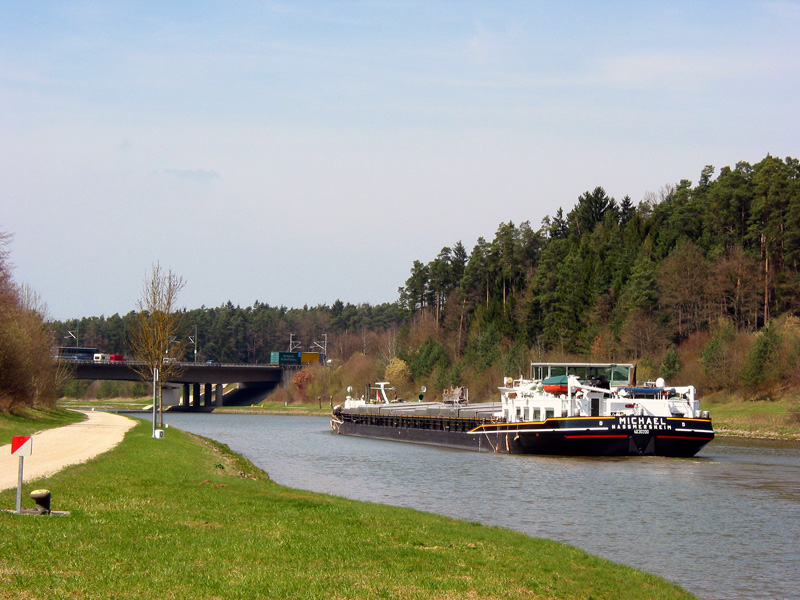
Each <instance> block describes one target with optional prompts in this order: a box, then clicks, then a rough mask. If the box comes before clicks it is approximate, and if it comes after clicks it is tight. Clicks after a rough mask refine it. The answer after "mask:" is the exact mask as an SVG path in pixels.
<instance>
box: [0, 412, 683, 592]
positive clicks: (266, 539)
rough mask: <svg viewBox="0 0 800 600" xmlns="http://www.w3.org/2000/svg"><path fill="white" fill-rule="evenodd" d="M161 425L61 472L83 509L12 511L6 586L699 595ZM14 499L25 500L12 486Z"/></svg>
mask: <svg viewBox="0 0 800 600" xmlns="http://www.w3.org/2000/svg"><path fill="white" fill-rule="evenodd" d="M209 417H210V418H215V417H213V416H209ZM295 421H305V419H302V420H298V419H295ZM150 436H151V431H150V427H149V425H148V424H147V423H142V424H140V425H138V426H137V427H135V428H134V429H133V430H131V432H129V433H128V435H127V436H126V438H125V440H124V441H123V442H122V443H121V444H120V445H119V446H117V447H116V448H114V449H113V450H111V451H110V452H107V453H106V454H103V455H102V456H100V457H98V458H96V459H94V460H92V461H90V462H88V463H86V464H83V465H79V466H76V467H72V468H69V469H66V470H64V471H62V472H60V473H57V474H55V475H53V476H50V477H48V478H47V480H46V485H47V487H48V488H50V489H52V490H53V499H54V506H53V508H54V509H59V510H68V511H70V512H71V515H70V516H69V517H64V518H48V517H28V516H19V515H11V514H7V513H3V514H1V515H0V526H2V528H3V531H4V534H5V535H3V536H2V537H1V538H0V579H1V580H2V584H3V585H2V589H3V592H2V593H3V595H4V596H7V597H9V598H10V597H38V598H59V597H72V596H81V597H84V598H108V597H112V596H114V597H119V598H139V599H145V600H149V599H155V598H159V599H160V598H164V597H191V598H248V597H263V598H288V597H292V598H365V599H366V598H370V599H371V598H375V597H385V598H400V599H406V598H407V599H412V598H441V599H444V598H453V597H472V598H486V599H489V598H530V597H551V598H586V597H590V596H593V597H597V598H641V597H642V596H643V595H644V596H646V597H649V598H664V599H666V598H691V597H692V596H691V595H690V594H689V593H687V592H685V591H683V590H681V589H679V588H678V587H676V586H674V585H672V584H669V583H667V582H665V581H664V580H662V579H660V578H658V577H655V576H653V575H650V574H647V573H644V572H641V571H636V570H634V569H631V568H629V567H625V566H622V565H618V564H614V563H611V562H608V561H605V560H602V559H599V558H597V557H595V556H592V555H590V554H588V553H586V552H584V551H582V550H579V549H577V548H574V547H570V546H566V545H562V544H558V543H556V542H551V541H547V540H541V539H533V538H530V537H529V536H526V535H523V534H520V533H516V532H513V531H510V530H506V529H497V528H492V527H486V526H484V525H480V524H478V523H468V522H463V521H455V520H451V519H448V518H445V517H441V516H437V515H433V514H429V513H421V512H418V511H414V510H408V509H400V508H396V507H390V506H382V505H378V504H371V503H366V504H365V503H361V502H356V501H352V500H347V499H343V498H338V497H333V496H330V495H325V494H317V493H312V492H307V491H302V490H296V489H291V488H288V487H284V486H282V485H278V484H277V483H275V482H273V481H270V480H269V479H268V478H267V477H266V474H265V473H263V471H261V470H260V469H258V468H257V467H255V466H253V465H252V464H251V463H249V462H248V461H246V460H243V459H242V458H241V457H239V456H237V455H235V454H232V453H230V452H227V451H225V449H223V448H220V447H218V446H216V445H214V444H210V443H208V442H204V441H202V440H199V439H197V438H194V437H192V436H190V435H188V434H185V433H183V432H181V431H178V430H175V429H172V428H171V429H170V430H169V431H168V432H167V436H166V438H165V439H163V440H154V439H152V437H150ZM42 483H43V482H41V481H37V482H33V483H32V484H33V485H37V486H41V485H42ZM0 503H2V504H5V505H13V491H12V490H6V491H4V492H2V493H0ZM44 540H46V542H45V541H44ZM32 556H35V559H34V560H32V559H31V558H32ZM155 557H157V565H158V566H157V568H153V565H154V562H153V561H154V559H155ZM42 565H47V568H42Z"/></svg>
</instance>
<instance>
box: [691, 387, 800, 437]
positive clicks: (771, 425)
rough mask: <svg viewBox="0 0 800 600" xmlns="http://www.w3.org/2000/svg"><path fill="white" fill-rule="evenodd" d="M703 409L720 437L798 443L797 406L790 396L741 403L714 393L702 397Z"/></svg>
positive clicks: (799, 410) (799, 414)
mask: <svg viewBox="0 0 800 600" xmlns="http://www.w3.org/2000/svg"><path fill="white" fill-rule="evenodd" d="M700 404H701V407H702V409H703V410H707V411H709V412H710V413H711V419H712V421H713V422H714V429H715V430H716V431H717V433H719V434H721V435H746V436H750V437H765V438H778V439H789V440H800V404H798V400H797V398H795V397H794V396H792V395H785V396H782V397H780V398H778V399H776V400H744V399H742V398H741V397H738V396H735V395H730V394H724V393H722V392H718V393H715V394H711V395H708V396H704V397H703V398H702V399H701V401H700Z"/></svg>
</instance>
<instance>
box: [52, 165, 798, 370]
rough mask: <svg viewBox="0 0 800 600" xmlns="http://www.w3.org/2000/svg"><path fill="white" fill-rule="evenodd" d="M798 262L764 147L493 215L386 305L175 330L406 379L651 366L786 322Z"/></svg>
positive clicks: (788, 170) (783, 183) (86, 333)
mask: <svg viewBox="0 0 800 600" xmlns="http://www.w3.org/2000/svg"><path fill="white" fill-rule="evenodd" d="M799 269H800V162H799V161H798V160H797V159H794V158H786V159H779V158H776V157H773V156H769V155H768V156H766V157H765V158H764V159H763V160H761V161H760V162H758V163H756V164H749V163H747V162H739V163H737V164H736V165H735V166H733V167H723V168H722V169H720V170H719V172H718V173H717V172H716V170H715V168H714V167H712V166H707V167H705V168H704V169H703V170H702V171H701V173H700V176H699V181H698V182H697V184H696V185H693V184H692V182H691V181H689V180H687V179H683V180H681V181H680V182H678V183H677V184H675V185H669V186H665V187H663V188H662V189H661V190H660V191H659V192H658V193H656V194H649V195H648V196H647V197H645V198H644V199H643V200H641V201H640V202H639V203H638V205H635V204H634V203H633V202H632V201H631V199H630V198H629V197H627V196H626V197H625V198H622V199H621V200H617V199H615V198H611V197H609V196H608V195H607V194H606V192H605V191H604V189H603V188H602V187H597V188H595V189H594V190H591V191H587V192H585V193H584V194H582V195H581V196H580V197H579V198H578V200H577V203H576V204H575V206H574V207H573V208H572V209H571V210H570V211H568V212H566V213H565V212H564V211H563V210H562V209H559V210H558V211H557V212H556V214H555V215H553V216H548V217H546V218H545V219H544V220H543V221H542V223H541V225H540V227H539V228H538V229H534V228H532V227H531V225H530V223H529V222H528V221H525V222H523V223H520V224H514V223H512V222H508V223H501V224H500V225H499V227H498V228H497V231H496V232H495V234H494V238H493V239H491V240H486V239H484V238H479V239H478V241H477V243H476V245H475V246H474V248H472V250H471V251H470V252H468V251H467V250H466V248H464V246H463V245H462V243H461V242H460V241H459V242H455V243H454V244H453V245H452V246H447V247H443V248H442V250H441V252H440V253H439V255H438V256H436V257H435V258H434V259H433V260H430V261H428V262H423V261H422V260H415V261H414V262H413V264H412V265H411V267H410V275H409V277H408V279H407V280H406V281H405V284H404V285H402V286H401V287H400V288H399V296H398V300H397V302H394V303H386V304H380V305H375V306H371V305H369V304H361V305H353V304H349V303H348V304H343V303H342V302H341V301H336V302H334V303H333V305H332V306H327V305H320V306H315V307H303V308H302V309H297V308H292V309H287V308H285V307H272V306H269V305H267V304H262V303H259V302H256V303H255V304H254V305H253V306H250V307H247V308H240V307H238V306H233V305H232V304H231V303H230V302H229V303H228V304H226V305H224V306H220V307H218V308H206V307H202V308H199V309H195V310H190V311H187V312H186V313H185V318H184V320H183V327H184V329H185V334H186V335H187V336H194V335H195V331H196V338H195V337H193V339H195V340H196V341H197V347H196V349H197V351H198V354H199V356H200V358H201V359H206V358H211V359H215V360H219V361H223V362H245V363H247V362H263V361H265V360H267V359H268V356H269V353H270V352H271V351H274V350H288V349H289V337H290V334H293V336H292V337H293V339H294V340H297V341H299V342H300V343H301V344H302V348H301V349H302V350H306V351H311V350H318V349H319V347H320V345H319V343H320V342H324V341H325V336H324V334H327V350H328V354H329V356H333V357H338V358H341V359H343V360H344V359H346V358H347V357H348V356H350V355H351V354H352V353H354V352H364V353H365V354H367V355H370V356H375V357H379V358H380V360H382V361H383V363H384V365H385V364H388V362H389V361H390V360H391V358H394V357H397V356H399V357H401V358H404V359H405V360H406V362H407V363H408V364H409V365H410V366H411V367H412V369H411V371H412V376H415V377H426V376H427V377H430V376H431V374H432V373H435V374H436V379H437V383H441V384H446V383H447V382H449V381H453V382H454V383H458V382H460V381H461V380H463V379H464V377H465V374H469V373H473V372H477V371H478V370H479V369H486V368H489V367H496V368H497V369H499V370H504V371H505V372H508V373H513V372H515V371H519V372H522V371H521V369H522V368H523V366H524V365H525V364H526V363H527V362H529V359H530V358H531V357H536V356H545V355H565V356H566V355H570V356H580V357H585V358H586V359H593V360H618V361H622V360H641V359H648V360H650V361H651V363H652V364H660V362H661V361H663V359H664V357H665V356H666V355H667V353H668V352H669V351H670V350H671V349H675V348H677V347H679V346H680V345H681V344H682V343H683V342H685V341H687V340H689V339H690V338H691V337H692V336H693V335H694V334H696V333H698V332H701V333H706V334H708V333H709V332H711V331H714V330H715V329H714V328H715V327H717V328H718V327H721V325H719V323H725V324H726V325H725V327H728V328H729V329H730V330H731V331H733V332H735V333H736V332H749V333H752V332H756V331H759V330H761V329H762V328H764V327H765V326H767V325H769V324H770V323H771V322H772V321H773V320H774V319H776V318H777V317H784V318H786V317H787V316H796V315H797V314H798V312H800V271H799ZM132 315H133V314H132V313H131V314H129V315H125V316H122V317H121V316H119V315H113V316H111V317H108V318H104V317H93V318H84V319H81V320H80V321H77V320H72V321H67V322H56V323H53V327H54V329H55V332H56V335H57V336H60V338H59V339H63V336H65V335H67V330H70V331H75V330H79V334H80V343H81V345H87V346H96V347H98V348H100V349H101V350H103V351H109V352H112V351H119V349H120V348H125V347H126V330H127V327H128V325H129V323H130V321H131V319H132ZM315 342H316V343H318V344H315ZM193 351H194V347H193V346H192V345H191V344H190V345H188V347H187V352H188V353H189V355H188V356H187V358H188V359H191V358H192V356H193ZM415 365H416V367H415Z"/></svg>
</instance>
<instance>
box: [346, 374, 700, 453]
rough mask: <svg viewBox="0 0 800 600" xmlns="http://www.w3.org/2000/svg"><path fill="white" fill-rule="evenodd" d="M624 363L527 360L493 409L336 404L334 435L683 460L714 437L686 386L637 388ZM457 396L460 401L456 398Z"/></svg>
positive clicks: (384, 392) (379, 391)
mask: <svg viewBox="0 0 800 600" xmlns="http://www.w3.org/2000/svg"><path fill="white" fill-rule="evenodd" d="M635 374H636V367H635V365H632V364H600V363H580V364H578V363H532V364H531V376H530V377H529V378H527V379H523V378H520V379H516V380H512V379H511V378H506V379H505V380H504V382H503V383H504V385H503V386H501V387H500V388H499V391H500V399H499V401H497V402H486V403H479V404H471V403H469V402H468V401H462V400H459V399H456V400H451V401H449V402H424V401H422V397H423V396H422V395H421V396H420V400H419V401H403V400H391V399H389V394H388V390H389V389H390V388H389V387H388V386H389V384H388V383H387V382H380V383H378V384H376V386H375V388H373V389H374V390H375V391H376V397H375V399H374V400H373V399H371V398H370V396H371V394H368V395H365V396H364V397H362V398H354V397H352V395H351V394H352V390H350V391H349V395H348V397H347V399H346V400H345V403H344V405H339V406H336V407H335V408H334V409H333V414H332V416H331V429H332V431H333V432H334V433H337V434H341V435H353V436H361V437H370V438H382V439H388V440H396V441H403V442H416V443H422V444H432V445H436V446H445V447H449V448H460V449H466V450H475V451H479V452H500V453H509V454H547V455H569V456H629V455H635V456H639V455H646V456H674V457H690V456H694V455H695V454H697V453H698V452H699V451H700V449H701V448H703V446H705V445H706V444H708V443H709V442H710V441H711V440H713V439H714V428H713V425H712V423H711V418H710V416H709V414H708V412H706V411H701V410H700V402H699V401H698V400H697V397H696V390H695V388H694V387H693V386H683V387H669V386H667V385H666V384H665V382H664V381H663V380H662V379H658V380H656V381H654V382H647V383H645V384H643V385H637V384H636V378H635ZM462 396H463V395H462Z"/></svg>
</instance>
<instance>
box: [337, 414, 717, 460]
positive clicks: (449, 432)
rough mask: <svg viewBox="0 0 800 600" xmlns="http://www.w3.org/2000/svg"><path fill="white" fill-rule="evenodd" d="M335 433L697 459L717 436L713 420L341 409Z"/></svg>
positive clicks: (487, 447)
mask: <svg viewBox="0 0 800 600" xmlns="http://www.w3.org/2000/svg"><path fill="white" fill-rule="evenodd" d="M331 427H332V429H333V431H334V432H335V433H338V434H341V435H353V436H361V437H369V438H380V439H387V440H394V441H401V442H414V443H421V444H430V445H435V446H445V447H448V448H459V449H465V450H474V451H478V452H500V453H508V454H543V455H566V456H642V455H644V456H674V457H691V456H694V455H695V454H697V453H698V452H699V451H700V449H701V448H703V446H705V445H706V444H707V443H708V442H710V441H711V440H713V439H714V430H713V427H712V424H711V420H710V419H687V418H681V417H645V416H614V417H563V418H550V419H547V420H545V421H542V422H533V423H504V422H500V421H496V420H487V419H481V420H476V419H458V418H448V417H446V416H441V417H438V416H427V417H408V416H396V415H375V414H363V413H349V412H345V411H341V410H340V411H339V412H338V414H334V416H333V418H332V419H331Z"/></svg>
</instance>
